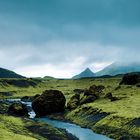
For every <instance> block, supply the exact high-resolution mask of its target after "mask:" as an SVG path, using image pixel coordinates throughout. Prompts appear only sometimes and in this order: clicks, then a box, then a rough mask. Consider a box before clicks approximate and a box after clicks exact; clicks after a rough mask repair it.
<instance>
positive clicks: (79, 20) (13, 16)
mask: <svg viewBox="0 0 140 140" xmlns="http://www.w3.org/2000/svg"><path fill="white" fill-rule="evenodd" d="M139 6H140V1H139V0H133V1H132V0H86V1H85V0H77V1H74V0H71V1H65V0H59V1H58V0H51V1H50V0H42V1H39V0H24V1H22V0H13V1H11V0H5V1H0V21H1V22H0V63H1V67H6V68H9V69H13V70H15V71H17V72H19V73H21V74H24V75H27V76H30V74H31V73H32V71H33V70H34V73H33V75H31V76H39V75H41V76H43V75H54V76H56V77H70V76H72V75H73V74H74V73H76V72H80V71H81V70H83V69H84V68H86V67H91V68H92V69H93V70H94V71H98V70H99V68H98V67H96V66H94V65H97V64H98V65H100V69H101V68H103V67H105V66H106V65H108V64H110V63H112V62H114V61H120V60H123V61H125V60H126V61H138V60H139V59H140V56H139V52H140V46H139V45H140V39H139V36H140V18H139V17H140V9H139ZM38 68H42V70H41V69H38ZM48 69H49V71H48ZM64 69H65V71H63V70H64ZM57 73H58V74H57ZM63 73H65V74H63Z"/></svg>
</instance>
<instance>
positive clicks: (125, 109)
mask: <svg viewBox="0 0 140 140" xmlns="http://www.w3.org/2000/svg"><path fill="white" fill-rule="evenodd" d="M120 81H121V78H97V79H94V78H92V79H80V80H67V79H43V80H42V81H41V82H39V83H38V84H37V85H36V86H34V87H33V86H29V87H18V86H15V85H12V84H5V83H2V82H0V92H1V93H0V98H20V97H23V96H33V95H35V94H41V93H42V91H44V90H46V89H58V90H61V91H62V92H63V93H64V95H65V97H66V99H67V102H68V101H69V99H70V97H71V96H72V95H73V94H74V92H73V90H74V89H85V88H89V87H90V86H91V85H93V84H95V85H104V86H105V89H104V91H103V93H102V95H100V98H99V99H98V100H96V101H95V102H93V103H88V104H84V105H82V106H79V107H78V108H77V109H75V110H72V111H68V112H67V113H66V118H67V119H69V120H71V121H73V122H75V123H77V124H80V125H82V126H84V127H90V128H91V129H93V130H94V131H97V132H99V133H103V134H107V135H108V136H110V137H113V138H115V139H119V138H120V137H122V136H123V135H130V136H131V137H132V138H133V139H135V138H139V139H140V125H137V124H138V123H140V122H139V118H140V106H139V103H140V88H139V87H137V86H135V85H134V86H130V85H121V86H120V85H119V83H120ZM4 92H9V93H11V94H9V95H8V96H7V95H6V96H5V95H4V94H3V93H4ZM108 92H111V93H112V94H113V96H115V97H118V98H119V100H117V101H113V102H111V101H110V100H109V99H107V98H104V96H105V95H106V94H107V93H108ZM84 108H86V110H84ZM95 110H98V111H95ZM94 113H97V114H98V113H106V114H107V115H106V116H105V117H103V118H101V119H99V120H98V121H94V120H93V119H94V118H92V114H94ZM135 122H137V123H135ZM1 125H2V124H1ZM3 125H4V124H3ZM4 127H5V125H4V126H3V131H6V129H5V128H4ZM4 133H6V132H4ZM7 133H10V132H9V131H7ZM28 136H29V137H30V135H28Z"/></svg>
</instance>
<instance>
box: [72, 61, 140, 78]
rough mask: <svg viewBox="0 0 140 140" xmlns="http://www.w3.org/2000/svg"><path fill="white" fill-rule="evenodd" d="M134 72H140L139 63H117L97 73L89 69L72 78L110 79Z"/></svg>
mask: <svg viewBox="0 0 140 140" xmlns="http://www.w3.org/2000/svg"><path fill="white" fill-rule="evenodd" d="M133 72H140V63H139V62H131V63H123V62H115V63H113V64H111V65H109V66H107V67H105V68H104V69H103V70H101V71H99V72H96V73H93V72H92V71H91V70H90V69H89V68H87V69H86V70H84V71H83V72H81V73H80V74H78V75H76V76H74V77H72V79H80V78H90V77H109V76H116V75H123V74H126V73H133Z"/></svg>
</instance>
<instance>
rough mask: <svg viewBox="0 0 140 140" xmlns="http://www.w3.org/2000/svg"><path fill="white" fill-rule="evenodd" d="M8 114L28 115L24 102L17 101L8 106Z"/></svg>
mask: <svg viewBox="0 0 140 140" xmlns="http://www.w3.org/2000/svg"><path fill="white" fill-rule="evenodd" d="M8 114H10V115H14V116H28V109H27V107H26V106H25V105H24V104H22V103H20V102H17V103H13V104H11V105H10V106H9V108H8Z"/></svg>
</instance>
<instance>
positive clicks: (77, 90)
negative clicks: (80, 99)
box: [73, 89, 85, 94]
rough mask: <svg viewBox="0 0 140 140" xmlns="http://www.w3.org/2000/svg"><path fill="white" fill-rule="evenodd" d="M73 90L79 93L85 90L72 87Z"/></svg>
mask: <svg viewBox="0 0 140 140" xmlns="http://www.w3.org/2000/svg"><path fill="white" fill-rule="evenodd" d="M73 91H74V92H75V93H79V94H81V93H84V92H85V89H74V90H73Z"/></svg>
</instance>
